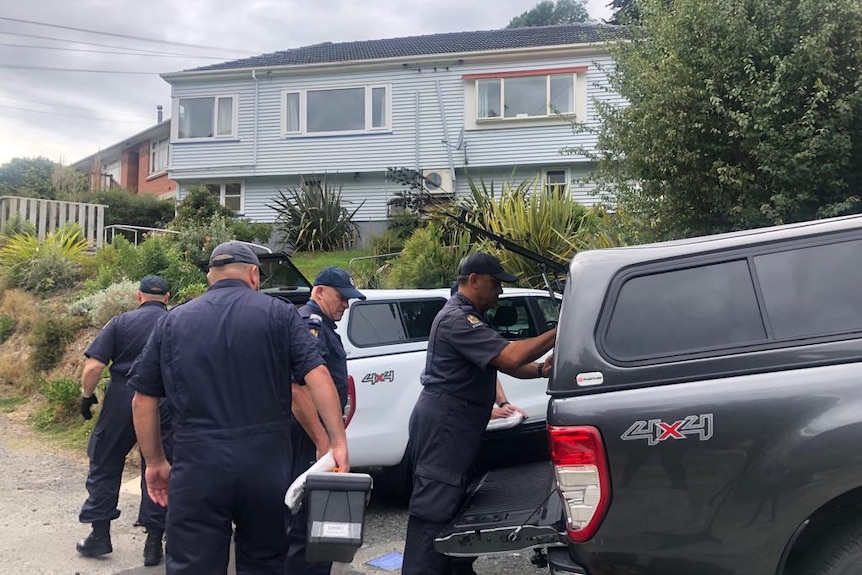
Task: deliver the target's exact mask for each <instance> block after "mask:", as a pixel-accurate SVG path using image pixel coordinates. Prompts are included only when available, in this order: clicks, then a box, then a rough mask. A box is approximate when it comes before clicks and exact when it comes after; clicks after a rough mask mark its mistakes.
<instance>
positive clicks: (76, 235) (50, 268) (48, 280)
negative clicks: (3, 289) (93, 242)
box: [0, 226, 88, 292]
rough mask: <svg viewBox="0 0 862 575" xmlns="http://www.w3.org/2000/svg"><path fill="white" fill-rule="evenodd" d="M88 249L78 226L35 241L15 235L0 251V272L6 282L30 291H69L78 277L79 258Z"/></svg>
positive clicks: (31, 238) (30, 237)
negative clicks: (66, 289)
mask: <svg viewBox="0 0 862 575" xmlns="http://www.w3.org/2000/svg"><path fill="white" fill-rule="evenodd" d="M87 247H88V244H87V241H86V240H85V239H83V238H82V237H81V230H80V228H79V227H78V226H68V227H65V228H62V229H59V230H57V231H55V232H52V233H50V234H48V235H47V236H45V239H44V240H41V241H40V240H39V239H38V238H37V237H36V236H34V235H31V234H20V235H15V236H12V237H10V238H8V239H7V240H6V243H5V244H4V245H3V246H2V247H0V268H2V269H3V270H4V271H5V272H6V278H7V282H8V283H9V284H10V285H12V286H16V287H22V288H24V289H27V290H30V291H37V292H48V291H53V290H55V289H62V288H65V287H70V286H71V285H73V284H74V283H75V281H77V279H78V275H79V273H80V263H79V258H80V256H81V254H82V253H83V252H84V251H86V249H87Z"/></svg>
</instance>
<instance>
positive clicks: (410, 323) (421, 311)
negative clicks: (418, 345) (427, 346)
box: [347, 298, 446, 347]
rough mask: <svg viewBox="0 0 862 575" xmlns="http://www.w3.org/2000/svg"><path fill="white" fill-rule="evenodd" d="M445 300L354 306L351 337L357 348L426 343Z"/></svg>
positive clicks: (348, 331) (378, 302)
mask: <svg viewBox="0 0 862 575" xmlns="http://www.w3.org/2000/svg"><path fill="white" fill-rule="evenodd" d="M445 303H446V300H445V299H443V298H429V299H410V300H402V301H389V302H381V301H373V302H356V303H354V304H352V305H351V306H350V323H349V325H348V326H347V337H349V338H350V341H351V342H353V344H354V345H356V346H357V347H373V346H380V345H392V344H396V343H406V342H411V341H424V340H427V339H428V334H429V333H430V332H431V323H432V322H433V321H434V316H436V315H437V312H438V311H440V309H441V308H442V307H443V305H444V304H445Z"/></svg>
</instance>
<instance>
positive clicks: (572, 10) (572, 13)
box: [506, 0, 590, 28]
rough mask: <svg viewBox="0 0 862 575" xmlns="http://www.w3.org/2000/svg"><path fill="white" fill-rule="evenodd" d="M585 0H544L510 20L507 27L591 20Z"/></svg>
mask: <svg viewBox="0 0 862 575" xmlns="http://www.w3.org/2000/svg"><path fill="white" fill-rule="evenodd" d="M589 21H590V15H589V13H588V12H587V6H586V2H585V0H556V1H553V0H542V1H541V2H539V3H538V4H536V5H535V6H534V7H533V8H532V9H530V10H527V11H526V12H524V13H523V14H521V15H520V16H515V17H514V18H512V19H511V20H510V21H509V24H508V25H507V26H506V28H529V27H532V26H551V25H554V24H578V23H581V22H589Z"/></svg>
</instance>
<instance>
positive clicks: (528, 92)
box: [476, 74, 576, 120]
mask: <svg viewBox="0 0 862 575" xmlns="http://www.w3.org/2000/svg"><path fill="white" fill-rule="evenodd" d="M575 78H576V75H575V74H545V75H536V76H524V75H520V76H511V77H500V78H481V79H477V80H476V95H477V97H478V106H477V110H478V118H479V119H480V120H490V119H498V118H499V119H511V118H541V117H547V116H553V115H556V114H573V113H574V112H575Z"/></svg>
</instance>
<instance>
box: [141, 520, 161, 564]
mask: <svg viewBox="0 0 862 575" xmlns="http://www.w3.org/2000/svg"><path fill="white" fill-rule="evenodd" d="M164 533H165V532H164V531H162V530H161V529H150V528H147V540H146V542H145V543H144V565H145V566H146V567H152V566H154V565H158V564H159V563H161V562H162V535H164Z"/></svg>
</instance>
